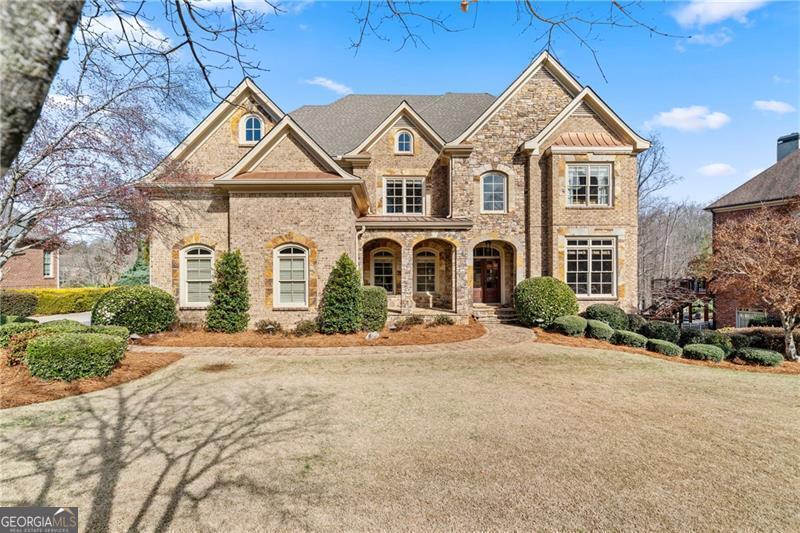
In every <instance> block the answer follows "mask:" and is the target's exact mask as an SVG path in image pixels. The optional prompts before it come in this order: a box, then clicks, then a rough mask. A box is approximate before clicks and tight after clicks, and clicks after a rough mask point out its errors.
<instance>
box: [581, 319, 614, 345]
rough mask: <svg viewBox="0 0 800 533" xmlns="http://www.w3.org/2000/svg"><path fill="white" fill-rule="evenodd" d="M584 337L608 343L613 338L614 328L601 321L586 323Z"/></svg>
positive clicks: (588, 321)
mask: <svg viewBox="0 0 800 533" xmlns="http://www.w3.org/2000/svg"><path fill="white" fill-rule="evenodd" d="M586 336H587V337H591V338H593V339H600V340H602V341H610V340H611V337H613V336H614V328H612V327H611V326H609V325H608V324H606V323H605V322H603V321H601V320H587V321H586Z"/></svg>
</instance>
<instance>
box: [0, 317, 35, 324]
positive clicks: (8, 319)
mask: <svg viewBox="0 0 800 533" xmlns="http://www.w3.org/2000/svg"><path fill="white" fill-rule="evenodd" d="M15 322H17V323H18V322H32V323H37V324H38V323H39V321H38V320H34V319H33V318H28V317H24V316H16V315H0V326H2V325H3V324H13V323H15Z"/></svg>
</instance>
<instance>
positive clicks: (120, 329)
mask: <svg viewBox="0 0 800 533" xmlns="http://www.w3.org/2000/svg"><path fill="white" fill-rule="evenodd" d="M86 332H87V333H102V334H104V335H111V336H112V337H119V338H120V339H125V340H128V338H129V337H130V336H131V332H130V330H129V329H128V328H126V327H125V326H89V327H88V328H87V329H86Z"/></svg>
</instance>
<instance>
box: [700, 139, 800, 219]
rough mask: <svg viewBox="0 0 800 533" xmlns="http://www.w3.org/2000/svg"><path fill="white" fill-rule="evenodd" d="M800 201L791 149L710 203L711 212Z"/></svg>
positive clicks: (798, 165) (799, 160) (799, 173)
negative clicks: (787, 153)
mask: <svg viewBox="0 0 800 533" xmlns="http://www.w3.org/2000/svg"><path fill="white" fill-rule="evenodd" d="M790 198H800V150H795V151H794V152H793V153H791V154H789V155H787V156H786V157H784V158H783V159H781V160H780V161H778V162H777V163H775V164H774V165H772V166H771V167H769V168H768V169H766V170H764V171H763V172H761V173H760V174H757V175H756V176H754V177H753V178H752V179H750V180H748V181H746V182H745V183H743V184H742V185H740V186H739V187H737V188H736V189H734V190H732V191H731V192H729V193H728V194H726V195H725V196H723V197H722V198H720V199H719V200H717V201H716V202H714V203H713V204H711V205H709V206H708V207H706V209H709V210H711V211H713V210H715V209H723V208H733V207H736V206H746V205H750V204H760V203H765V202H775V201H781V200H788V199H790Z"/></svg>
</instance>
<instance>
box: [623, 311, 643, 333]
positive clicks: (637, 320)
mask: <svg viewBox="0 0 800 533" xmlns="http://www.w3.org/2000/svg"><path fill="white" fill-rule="evenodd" d="M645 324H647V319H646V318H645V317H643V316H642V315H637V314H636V313H629V314H628V327H627V328H623V329H627V330H628V331H632V332H634V333H639V331H641V329H642V327H643V326H644V325H645Z"/></svg>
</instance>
